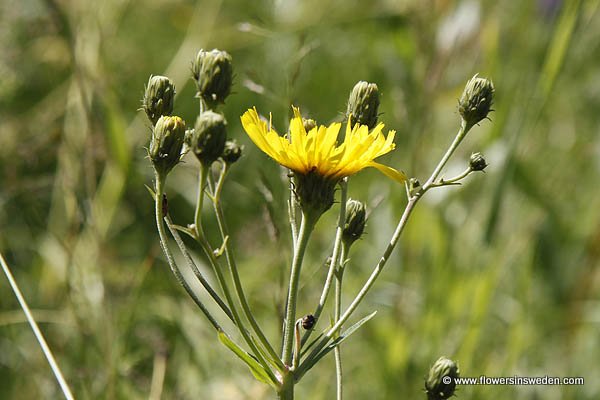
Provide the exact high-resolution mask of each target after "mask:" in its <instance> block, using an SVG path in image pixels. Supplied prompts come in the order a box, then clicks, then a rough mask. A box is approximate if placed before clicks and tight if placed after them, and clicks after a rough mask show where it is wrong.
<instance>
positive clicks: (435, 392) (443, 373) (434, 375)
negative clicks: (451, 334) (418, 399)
mask: <svg viewBox="0 0 600 400" xmlns="http://www.w3.org/2000/svg"><path fill="white" fill-rule="evenodd" d="M458 377H459V370H458V365H457V364H456V363H455V362H454V361H452V360H450V359H448V358H446V357H440V358H439V359H438V360H437V361H436V362H435V364H433V366H432V367H431V369H430V370H429V376H428V377H427V380H426V381H425V392H426V393H427V399H428V400H445V399H449V398H450V397H452V395H453V394H454V391H455V389H456V382H455V379H456V378H458Z"/></svg>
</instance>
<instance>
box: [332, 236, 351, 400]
mask: <svg viewBox="0 0 600 400" xmlns="http://www.w3.org/2000/svg"><path fill="white" fill-rule="evenodd" d="M347 251H348V248H347V246H346V244H345V243H342V251H341V252H340V260H339V267H338V270H337V273H336V274H335V302H334V309H333V319H334V321H337V320H339V319H340V314H341V312H342V280H343V278H344V271H345V269H346V265H345V261H346V254H347ZM340 328H341V327H340ZM333 352H334V357H335V378H336V393H337V400H342V398H343V387H342V378H343V374H342V354H341V350H340V346H339V345H338V346H336V348H335V349H334V350H333Z"/></svg>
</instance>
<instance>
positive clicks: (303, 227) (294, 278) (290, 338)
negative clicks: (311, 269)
mask: <svg viewBox="0 0 600 400" xmlns="http://www.w3.org/2000/svg"><path fill="white" fill-rule="evenodd" d="M315 223H316V219H315V218H314V217H310V216H309V215H307V213H305V212H302V221H301V222H300V229H299V231H298V243H296V245H295V246H294V258H293V260H292V268H291V271H290V283H289V288H288V297H287V304H286V308H285V320H284V329H283V351H282V356H281V359H282V361H283V363H284V364H285V365H287V366H290V365H291V363H292V349H293V347H294V324H295V323H296V303H297V300H298V286H299V281H300V271H301V269H302V261H303V259H304V252H305V251H306V246H307V245H308V240H309V238H310V234H311V233H312V231H313V228H314V226H315ZM292 386H293V383H292Z"/></svg>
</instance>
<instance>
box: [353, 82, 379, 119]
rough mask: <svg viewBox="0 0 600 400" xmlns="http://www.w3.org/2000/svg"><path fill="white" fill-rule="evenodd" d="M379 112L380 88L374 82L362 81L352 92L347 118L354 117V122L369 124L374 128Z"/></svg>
mask: <svg viewBox="0 0 600 400" xmlns="http://www.w3.org/2000/svg"><path fill="white" fill-rule="evenodd" d="M378 113H379V89H378V88H377V85H376V84H374V83H369V82H365V81H360V82H358V83H357V84H356V85H354V88H353V89H352V92H350V98H349V99H348V109H347V110H346V118H352V124H353V125H354V124H355V123H358V124H361V125H367V126H368V127H369V129H373V128H374V127H375V125H377V116H378Z"/></svg>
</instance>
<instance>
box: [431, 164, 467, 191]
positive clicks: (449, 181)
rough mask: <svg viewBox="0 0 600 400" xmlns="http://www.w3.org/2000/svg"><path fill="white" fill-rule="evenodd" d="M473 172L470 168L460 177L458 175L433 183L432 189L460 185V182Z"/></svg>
mask: <svg viewBox="0 0 600 400" xmlns="http://www.w3.org/2000/svg"><path fill="white" fill-rule="evenodd" d="M471 172H473V169H472V168H471V167H469V168H467V169H466V170H464V171H463V172H462V173H461V174H460V175H457V176H455V177H453V178H450V179H443V178H442V179H440V180H439V181H438V182H433V183H432V184H431V186H430V187H432V188H433V187H441V186H450V185H459V184H460V183H459V181H461V180H462V179H464V178H466V177H467V176H468V175H469V174H470V173H471Z"/></svg>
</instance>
